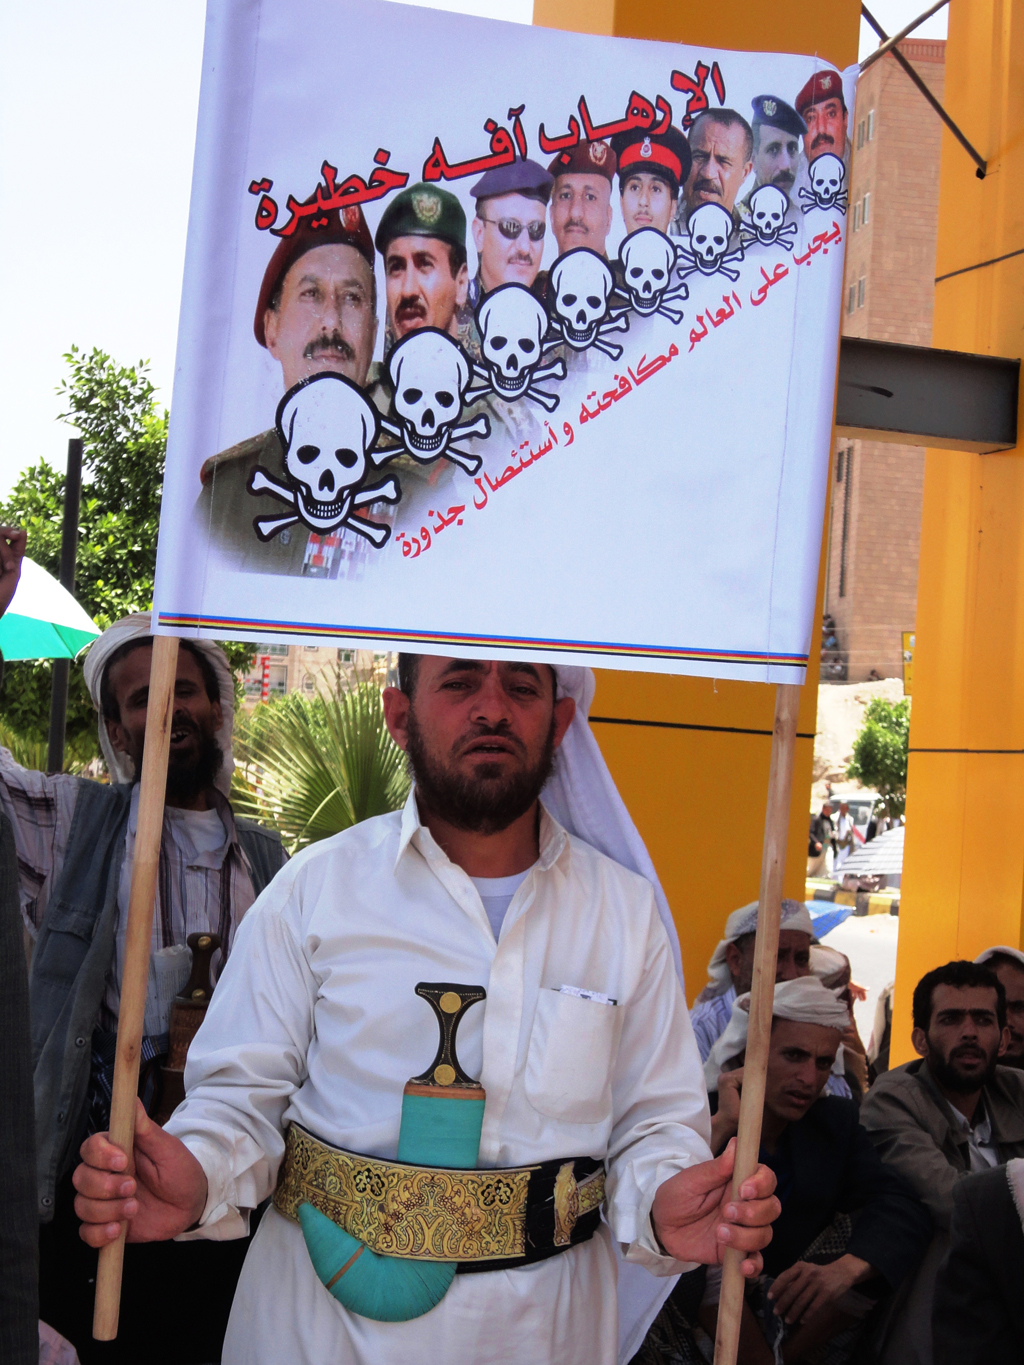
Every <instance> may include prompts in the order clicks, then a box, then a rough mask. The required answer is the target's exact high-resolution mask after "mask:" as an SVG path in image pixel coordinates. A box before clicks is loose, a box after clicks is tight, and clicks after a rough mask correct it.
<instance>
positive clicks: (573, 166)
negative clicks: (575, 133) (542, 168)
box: [548, 142, 618, 185]
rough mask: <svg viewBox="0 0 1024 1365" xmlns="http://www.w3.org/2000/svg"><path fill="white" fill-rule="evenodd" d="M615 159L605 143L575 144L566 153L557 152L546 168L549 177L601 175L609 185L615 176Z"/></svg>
mask: <svg viewBox="0 0 1024 1365" xmlns="http://www.w3.org/2000/svg"><path fill="white" fill-rule="evenodd" d="M617 160H618V159H617V157H616V155H615V153H614V152H613V151H612V149H611V148H610V147H609V146H608V144H607V142H577V144H576V146H575V147H573V148H571V150H569V151H567V152H559V154H558V155H557V156H556V157H555V159H554V161H552V162H551V164H550V165H549V166H548V173H549V175H553V176H555V177H556V178H557V177H558V176H560V175H591V174H594V175H603V176H604V178H605V179H606V180H607V181H608V183H609V185H610V184H611V183H612V178H613V177H614V175H615V167H616V164H617Z"/></svg>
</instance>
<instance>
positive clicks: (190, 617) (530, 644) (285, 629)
mask: <svg viewBox="0 0 1024 1365" xmlns="http://www.w3.org/2000/svg"><path fill="white" fill-rule="evenodd" d="M159 622H160V625H161V626H163V627H165V628H172V629H179V630H218V631H223V632H224V633H225V635H228V636H233V635H235V634H236V633H238V632H242V633H244V634H247V635H248V634H252V635H266V634H287V635H297V636H300V637H301V638H303V639H308V640H324V639H338V638H339V637H344V638H349V637H355V638H357V639H362V640H375V641H377V642H379V643H380V644H382V645H386V646H388V647H394V646H395V645H400V644H406V645H417V644H419V645H450V646H452V647H457V646H459V645H472V646H473V647H474V648H488V649H490V648H493V649H498V650H517V649H546V650H550V651H551V652H552V653H565V654H569V653H572V654H596V655H599V656H603V657H605V658H630V659H662V660H678V661H679V662H680V663H685V662H690V663H729V664H748V665H751V666H753V665H757V664H762V665H764V664H774V665H776V666H782V667H786V668H806V667H807V657H808V656H807V655H806V654H772V653H769V652H767V651H765V652H759V651H755V650H727V649H683V648H671V647H668V646H659V645H623V644H609V643H608V642H606V641H602V640H545V639H542V638H539V637H538V638H529V637H523V638H518V639H517V638H512V637H504V636H499V635H468V634H453V633H444V632H437V631H426V630H385V629H382V628H380V627H374V626H353V625H332V626H325V625H316V624H314V623H311V622H308V621H257V620H252V619H247V618H245V617H240V616H202V615H196V614H193V613H189V612H160V613H159Z"/></svg>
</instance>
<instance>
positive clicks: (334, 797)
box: [231, 681, 410, 853]
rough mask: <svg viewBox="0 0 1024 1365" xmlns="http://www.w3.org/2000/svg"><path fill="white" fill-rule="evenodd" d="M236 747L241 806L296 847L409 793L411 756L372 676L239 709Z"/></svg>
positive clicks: (236, 793)
mask: <svg viewBox="0 0 1024 1365" xmlns="http://www.w3.org/2000/svg"><path fill="white" fill-rule="evenodd" d="M234 751H235V759H236V762H237V763H238V767H237V768H236V769H235V778H234V784H233V787H232V793H231V799H232V802H233V804H234V806H235V809H236V810H237V811H239V812H240V813H241V814H243V815H249V816H251V817H252V818H254V819H258V820H260V821H262V822H263V823H264V824H269V825H272V826H274V827H275V828H277V829H278V830H280V832H281V835H282V837H283V838H284V841H285V845H286V846H287V848H288V850H289V852H292V853H294V852H295V851H296V850H298V849H300V848H304V847H305V846H306V845H307V844H311V843H313V842H315V841H316V840H317V839H326V838H327V837H328V836H329V835H331V834H337V833H339V831H341V830H343V829H348V828H349V827H350V826H351V825H354V824H357V823H358V822H359V821H360V820H366V819H368V818H369V817H370V816H371V815H383V814H385V813H386V812H387V811H391V810H397V809H398V808H399V806H401V805H402V803H403V802H404V801H405V798H406V796H407V795H408V793H409V782H410V779H409V775H408V773H407V771H406V767H405V755H404V754H403V753H402V751H401V749H399V748H398V746H397V745H396V744H395V742H394V740H393V739H392V738H391V736H390V734H389V733H388V729H387V726H386V725H385V724H384V707H383V704H382V702H381V695H380V689H379V687H377V686H376V685H375V684H374V683H372V682H368V681H362V682H356V683H355V684H354V685H353V686H352V687H350V688H346V687H341V686H339V687H336V688H334V689H330V690H328V689H327V688H324V689H323V690H322V691H321V692H320V693H319V694H318V695H316V696H313V697H305V696H303V695H302V693H300V692H292V693H289V695H288V696H286V697H279V698H274V699H273V700H272V701H269V702H267V703H265V704H261V705H259V706H257V707H256V708H255V710H254V711H252V712H251V713H247V712H242V713H240V714H239V715H238V717H237V719H236V728H235V740H234Z"/></svg>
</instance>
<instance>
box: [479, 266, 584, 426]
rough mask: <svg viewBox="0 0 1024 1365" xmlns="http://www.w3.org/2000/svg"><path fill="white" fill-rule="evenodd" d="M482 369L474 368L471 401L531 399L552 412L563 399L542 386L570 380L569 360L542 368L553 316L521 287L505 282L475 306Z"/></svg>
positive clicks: (480, 367)
mask: <svg viewBox="0 0 1024 1365" xmlns="http://www.w3.org/2000/svg"><path fill="white" fill-rule="evenodd" d="M476 325H477V329H478V331H479V332H480V346H481V351H482V353H483V359H484V363H483V365H482V366H481V365H474V366H473V372H474V376H475V383H474V386H473V387H472V388H471V389H470V391H469V393H468V394H467V397H468V398H475V397H479V395H480V394H482V393H488V392H490V393H494V394H496V395H497V396H498V397H499V398H504V399H506V400H507V401H508V402H510V403H512V402H515V401H516V400H517V399H519V398H530V399H532V400H533V402H535V403H539V404H540V405H541V407H542V408H544V409H545V410H546V411H547V412H554V410H555V408H557V407H558V395H557V394H554V393H546V392H544V391H543V390H542V389H539V388H538V387H537V385H538V384H539V383H541V382H543V381H544V380H545V379H550V378H555V379H564V378H565V361H564V360H554V361H552V362H551V363H550V364H549V365H542V364H541V358H542V355H543V351H544V337H545V334H546V332H547V330H548V315H547V310H546V309H545V307H544V305H543V304H542V303H541V302H540V301H539V300H538V299H536V298H534V296H533V295H532V294H531V293H530V291H529V289H527V288H526V286H525V285H522V284H500V285H498V287H497V289H493V290H492V291H491V292H490V293H489V294H488V295H487V296H486V297H485V298H483V299H481V301H480V302H479V303H478V304H477V307H476Z"/></svg>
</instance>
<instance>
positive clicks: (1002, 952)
mask: <svg viewBox="0 0 1024 1365" xmlns="http://www.w3.org/2000/svg"><path fill="white" fill-rule="evenodd" d="M998 956H1005V957H1012V958H1015V959H1016V960H1017V961H1018V962H1019V963H1020V965H1021V967H1024V953H1022V952H1021V950H1020V949H1019V948H1008V947H1007V946H1006V944H1005V943H997V944H996V946H995V947H994V948H986V949H985V951H984V952H983V953H979V954H978V956H977V957H976V958H975V959H974V960H975V962H976V963H978V964H979V966H980V964H981V963H982V962H988V961H989V960H990V959H991V958H993V957H998ZM1022 1159H1024V1158H1022Z"/></svg>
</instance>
